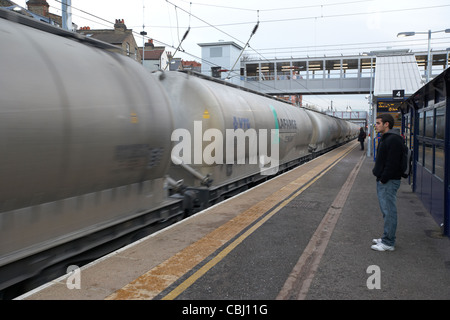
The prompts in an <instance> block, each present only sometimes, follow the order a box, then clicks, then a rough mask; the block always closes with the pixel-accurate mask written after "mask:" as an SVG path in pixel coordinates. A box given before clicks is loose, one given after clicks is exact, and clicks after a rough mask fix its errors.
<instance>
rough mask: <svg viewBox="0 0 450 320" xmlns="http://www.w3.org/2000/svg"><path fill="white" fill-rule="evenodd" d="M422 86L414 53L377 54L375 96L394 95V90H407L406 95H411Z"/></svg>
mask: <svg viewBox="0 0 450 320" xmlns="http://www.w3.org/2000/svg"><path fill="white" fill-rule="evenodd" d="M421 86H422V77H421V76H420V71H419V67H418V65H417V61H416V58H415V56H414V55H413V54H408V55H390V56H377V60H376V69H375V83H374V95H375V96H377V97H379V96H392V91H393V90H405V96H410V95H412V94H413V93H414V92H416V91H417V90H418V89H419V88H420V87H421Z"/></svg>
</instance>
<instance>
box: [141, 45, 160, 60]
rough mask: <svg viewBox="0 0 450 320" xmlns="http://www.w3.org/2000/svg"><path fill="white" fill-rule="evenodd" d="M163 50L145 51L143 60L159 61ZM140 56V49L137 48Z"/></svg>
mask: <svg viewBox="0 0 450 320" xmlns="http://www.w3.org/2000/svg"><path fill="white" fill-rule="evenodd" d="M164 50H165V49H145V51H144V52H145V57H144V60H159V59H160V58H161V55H162V54H163V52H164ZM139 51H140V53H141V56H142V48H139Z"/></svg>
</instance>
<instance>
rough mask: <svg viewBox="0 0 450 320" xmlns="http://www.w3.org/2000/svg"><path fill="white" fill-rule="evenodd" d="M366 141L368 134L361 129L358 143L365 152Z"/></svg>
mask: <svg viewBox="0 0 450 320" xmlns="http://www.w3.org/2000/svg"><path fill="white" fill-rule="evenodd" d="M364 139H366V132H365V131H364V128H363V127H361V128H360V129H359V135H358V141H359V142H360V143H361V150H364Z"/></svg>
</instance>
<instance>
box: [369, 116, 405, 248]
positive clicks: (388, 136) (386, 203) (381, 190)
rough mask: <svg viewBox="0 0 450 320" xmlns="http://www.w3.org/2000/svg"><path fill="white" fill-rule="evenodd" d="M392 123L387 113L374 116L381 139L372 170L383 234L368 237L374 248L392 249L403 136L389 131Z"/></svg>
mask: <svg viewBox="0 0 450 320" xmlns="http://www.w3.org/2000/svg"><path fill="white" fill-rule="evenodd" d="M393 126H394V118H393V117H392V115H390V114H381V115H379V116H378V117H377V119H376V123H375V129H376V130H377V132H379V133H380V134H381V139H380V142H379V144H378V148H377V155H376V161H375V166H374V168H373V170H372V173H373V174H374V176H376V177H377V195H378V202H379V204H380V209H381V213H382V214H383V219H384V233H383V236H382V237H381V238H380V239H373V240H372V242H373V245H372V246H371V248H372V249H373V250H376V251H394V250H395V233H396V230H397V191H398V188H399V187H400V179H401V159H402V146H403V138H402V137H401V136H400V135H399V134H398V133H397V132H394V130H392V128H393Z"/></svg>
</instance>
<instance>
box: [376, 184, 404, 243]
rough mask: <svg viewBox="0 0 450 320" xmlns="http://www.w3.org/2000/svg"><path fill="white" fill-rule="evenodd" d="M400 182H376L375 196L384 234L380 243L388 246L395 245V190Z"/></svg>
mask: <svg viewBox="0 0 450 320" xmlns="http://www.w3.org/2000/svg"><path fill="white" fill-rule="evenodd" d="M399 187H400V180H389V181H388V182H386V183H385V184H383V183H381V181H377V195H378V202H379V203H380V209H381V213H382V214H383V219H384V233H383V237H382V238H381V240H382V242H383V243H384V244H385V245H388V246H394V245H395V232H396V230H397V190H398V188H399Z"/></svg>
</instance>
